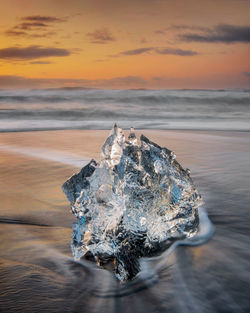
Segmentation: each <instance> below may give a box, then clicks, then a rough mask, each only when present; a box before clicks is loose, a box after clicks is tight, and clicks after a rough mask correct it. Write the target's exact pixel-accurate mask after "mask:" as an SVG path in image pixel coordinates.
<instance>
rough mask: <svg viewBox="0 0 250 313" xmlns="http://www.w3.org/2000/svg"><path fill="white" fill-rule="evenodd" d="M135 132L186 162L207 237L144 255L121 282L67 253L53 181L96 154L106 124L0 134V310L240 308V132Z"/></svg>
mask: <svg viewBox="0 0 250 313" xmlns="http://www.w3.org/2000/svg"><path fill="white" fill-rule="evenodd" d="M143 133H144V134H145V135H146V136H148V137H149V138H150V139H151V140H153V141H155V142H156V143H158V144H160V145H162V146H166V147H168V148H169V149H171V150H173V151H175V152H176V154H177V160H178V161H179V162H180V163H181V164H182V165H183V166H184V167H188V168H190V170H191V176H192V177H193V179H194V182H195V184H196V186H197V188H198V190H199V191H200V193H201V194H202V196H203V198H204V201H205V205H204V207H205V208H206V210H207V212H208V215H209V217H210V219H211V220H212V222H213V224H214V226H215V233H214V235H213V237H212V238H211V239H210V241H209V242H207V243H206V244H203V245H201V246H199V247H191V246H179V247H177V248H176V249H175V250H174V251H173V252H172V253H171V254H170V255H166V254H162V255H161V256H160V257H159V258H156V259H152V260H149V261H148V262H146V263H147V271H146V272H147V274H146V275H139V276H138V277H137V278H136V279H134V280H133V281H131V282H129V283H126V284H120V283H119V282H118V281H116V279H115V278H114V276H113V275H112V273H110V272H108V271H106V270H103V269H100V268H97V267H96V265H95V264H93V263H91V262H88V261H81V262H75V261H73V259H72V255H71V250H70V241H71V224H72V222H73V221H74V216H73V215H72V214H71V213H70V210H69V209H70V208H69V204H68V201H67V199H66V197H65V196H64V194H63V193H62V191H61V185H62V183H63V182H64V181H65V180H66V179H67V178H68V177H69V176H70V175H72V173H73V172H76V171H78V170H79V167H81V166H83V165H84V164H85V163H86V162H87V160H88V159H90V158H91V157H94V158H96V159H98V155H99V151H100V147H101V145H102V143H103V141H104V139H105V138H106V136H107V134H108V132H106V131H103V132H101V131H50V132H27V133H4V134H0V199H1V202H0V223H1V225H0V239H1V240H0V311H1V312H25V313H26V312H32V313H33V312H60V313H61V312H88V313H89V312H144V313H145V312H183V313H188V312H190V313H191V312H192V313H193V312H198V313H200V312H249V310H250V303H249V299H250V291H249V290H250V265H249V264H250V263H249V258H250V252H249V243H250V242H249V241H250V240H249V234H250V231H249V230H250V218H249V215H250V192H249V190H250V180H249V174H250V158H249V154H250V135H249V133H247V132H245V133H243V132H214V131H211V132H200V131H199V132H198V131H196V132H194V131H156V130H155V131H154V130H150V131H149V130H147V131H143Z"/></svg>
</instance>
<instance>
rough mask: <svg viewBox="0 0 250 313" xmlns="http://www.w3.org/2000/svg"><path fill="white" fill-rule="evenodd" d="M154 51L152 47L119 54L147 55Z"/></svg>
mask: <svg viewBox="0 0 250 313" xmlns="http://www.w3.org/2000/svg"><path fill="white" fill-rule="evenodd" d="M152 50H153V48H151V47H148V48H139V49H132V50H126V51H122V52H120V53H119V55H138V54H143V53H146V52H149V51H152Z"/></svg>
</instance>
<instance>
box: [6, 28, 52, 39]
mask: <svg viewBox="0 0 250 313" xmlns="http://www.w3.org/2000/svg"><path fill="white" fill-rule="evenodd" d="M5 34H6V35H7V36H13V37H27V38H49V37H52V36H54V35H56V32H39V33H37V32H36V33H30V32H24V31H15V30H8V31H6V32H5Z"/></svg>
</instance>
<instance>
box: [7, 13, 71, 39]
mask: <svg viewBox="0 0 250 313" xmlns="http://www.w3.org/2000/svg"><path fill="white" fill-rule="evenodd" d="M21 20H22V21H23V22H21V23H18V24H17V25H15V26H13V27H12V28H10V29H8V30H7V31H6V32H5V34H6V35H7V36H15V37H29V38H44V37H50V36H52V35H55V34H56V33H55V32H52V31H50V32H48V28H50V27H52V26H53V25H54V24H56V23H60V22H65V21H66V20H67V19H66V18H58V17H55V16H41V15H32V16H24V17H22V18H21Z"/></svg>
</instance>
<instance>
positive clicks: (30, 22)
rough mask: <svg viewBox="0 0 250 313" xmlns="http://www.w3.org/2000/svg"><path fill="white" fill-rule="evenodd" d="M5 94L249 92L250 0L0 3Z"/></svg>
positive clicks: (0, 69)
mask: <svg viewBox="0 0 250 313" xmlns="http://www.w3.org/2000/svg"><path fill="white" fill-rule="evenodd" d="M0 16H1V19H0V88H47V87H64V86H72V87H74V86H83V87H96V88H197V89H199V88H215V89H220V88H250V58H249V56H250V1H248V0H217V1H216V0H151V1H150V0H126V1H125V0H9V1H6V0H0Z"/></svg>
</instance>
